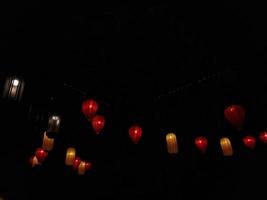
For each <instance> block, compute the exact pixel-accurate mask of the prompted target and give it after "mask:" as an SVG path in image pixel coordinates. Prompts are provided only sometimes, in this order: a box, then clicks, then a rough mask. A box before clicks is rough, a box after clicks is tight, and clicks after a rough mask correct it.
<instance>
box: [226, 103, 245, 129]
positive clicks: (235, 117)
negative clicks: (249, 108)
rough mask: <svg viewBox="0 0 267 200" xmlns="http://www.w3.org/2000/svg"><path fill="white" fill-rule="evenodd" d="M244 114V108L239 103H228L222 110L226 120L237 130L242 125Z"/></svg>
mask: <svg viewBox="0 0 267 200" xmlns="http://www.w3.org/2000/svg"><path fill="white" fill-rule="evenodd" d="M245 114H246V112H245V109H244V108H243V107H242V106H240V105H230V106H228V107H227V108H226V109H225V110H224V115H225V118H226V119H227V121H228V122H229V123H230V124H232V125H233V126H234V127H235V128H236V129H238V130H240V129H241V127H242V125H243V122H244V119H245Z"/></svg>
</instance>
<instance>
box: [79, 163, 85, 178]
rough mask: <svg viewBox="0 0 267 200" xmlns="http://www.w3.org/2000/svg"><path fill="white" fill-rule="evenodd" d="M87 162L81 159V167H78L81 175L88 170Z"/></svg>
mask: <svg viewBox="0 0 267 200" xmlns="http://www.w3.org/2000/svg"><path fill="white" fill-rule="evenodd" d="M85 165H86V163H85V162H84V161H81V163H80V165H79V167H78V174H79V175H84V174H85V172H86V166H85Z"/></svg>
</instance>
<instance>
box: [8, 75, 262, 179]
mask: <svg viewBox="0 0 267 200" xmlns="http://www.w3.org/2000/svg"><path fill="white" fill-rule="evenodd" d="M23 88H24V82H23V80H22V79H18V78H17V77H14V78H8V79H7V81H6V84H5V88H4V95H3V97H5V98H8V99H12V100H20V98H21V94H22V90H23ZM81 110H82V113H83V115H84V116H85V117H86V119H87V120H88V122H89V123H90V124H91V126H92V128H93V129H94V131H95V134H97V135H98V134H101V132H102V130H103V128H104V127H105V124H106V118H105V117H104V116H103V115H101V114H98V110H99V105H98V103H97V102H96V101H95V100H93V99H88V100H85V101H84V102H83V103H82V106H81ZM224 116H225V119H226V120H227V121H228V123H229V124H231V125H232V127H233V128H235V129H236V130H237V131H241V130H242V127H243V123H244V120H245V116H246V111H245V109H244V108H243V107H242V106H241V105H230V106H227V107H226V108H225V109H224ZM60 123H61V119H60V116H58V115H51V116H50V117H49V119H48V128H47V130H46V131H45V132H44V134H43V141H42V147H39V148H37V149H36V150H35V154H34V156H32V157H31V158H30V163H31V166H32V167H35V166H37V165H42V163H43V162H45V160H46V159H47V157H48V154H49V152H50V151H52V149H53V146H54V137H53V136H54V134H55V133H57V132H58V131H59V128H60ZM142 134H143V130H142V127H141V126H139V125H136V124H135V125H132V126H130V127H129V129H128V136H129V138H130V139H131V141H132V143H133V144H135V145H136V144H138V143H139V141H140V139H141V138H142ZM259 139H260V140H261V141H262V142H263V143H264V144H267V131H262V132H261V133H260V134H259ZM242 142H243V144H244V145H245V146H246V147H247V148H248V149H254V148H255V146H256V138H255V137H254V136H251V135H246V136H244V137H243V138H242ZM219 143H220V147H221V150H222V154H223V155H224V156H232V155H233V154H234V152H233V147H232V143H231V140H230V139H229V138H228V137H222V138H220V141H219ZM194 144H195V146H196V148H197V149H198V150H199V151H200V152H202V153H203V154H204V153H205V152H206V151H207V148H208V145H209V142H208V139H207V138H206V137H205V136H198V137H196V138H195V140H194ZM166 146H167V152H168V153H169V154H178V152H179V145H178V139H177V137H176V134H175V133H172V132H171V133H167V134H166ZM65 164H66V166H72V167H73V169H75V170H77V171H78V174H79V175H83V174H85V172H86V171H87V170H89V169H91V168H92V163H91V162H88V161H85V160H81V159H80V157H78V156H77V155H76V149H75V148H73V147H69V148H68V149H67V151H66V158H65Z"/></svg>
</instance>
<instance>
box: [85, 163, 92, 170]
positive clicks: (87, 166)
mask: <svg viewBox="0 0 267 200" xmlns="http://www.w3.org/2000/svg"><path fill="white" fill-rule="evenodd" d="M91 168H92V163H90V162H85V169H86V170H89V169H91Z"/></svg>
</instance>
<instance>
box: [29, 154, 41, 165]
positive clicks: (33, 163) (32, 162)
mask: <svg viewBox="0 0 267 200" xmlns="http://www.w3.org/2000/svg"><path fill="white" fill-rule="evenodd" d="M30 164H31V166H32V167H35V166H36V165H40V164H41V163H39V162H38V159H37V157H36V156H32V157H30Z"/></svg>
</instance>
